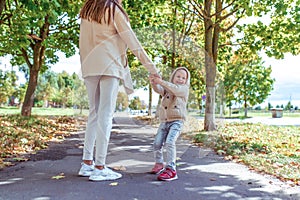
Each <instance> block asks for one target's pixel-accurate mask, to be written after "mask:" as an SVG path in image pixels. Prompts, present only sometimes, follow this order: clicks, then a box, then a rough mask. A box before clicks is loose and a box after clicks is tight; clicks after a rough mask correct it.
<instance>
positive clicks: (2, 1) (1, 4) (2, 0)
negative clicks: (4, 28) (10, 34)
mask: <svg viewBox="0 0 300 200" xmlns="http://www.w3.org/2000/svg"><path fill="white" fill-rule="evenodd" d="M4 8H5V0H0V16H1V15H2V11H3V10H4ZM0 24H1V23H0Z"/></svg>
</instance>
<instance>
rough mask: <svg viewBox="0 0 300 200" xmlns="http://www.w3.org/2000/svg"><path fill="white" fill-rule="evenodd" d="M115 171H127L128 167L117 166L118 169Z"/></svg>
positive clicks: (115, 168)
mask: <svg viewBox="0 0 300 200" xmlns="http://www.w3.org/2000/svg"><path fill="white" fill-rule="evenodd" d="M113 169H114V170H116V171H126V167H124V166H122V165H121V166H116V167H113Z"/></svg>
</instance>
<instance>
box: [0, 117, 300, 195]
mask: <svg viewBox="0 0 300 200" xmlns="http://www.w3.org/2000/svg"><path fill="white" fill-rule="evenodd" d="M155 132H156V128H153V127H151V126H149V125H143V124H140V123H138V122H136V121H134V120H133V119H132V118H130V117H128V116H127V115H125V114H117V115H116V116H115V118H114V126H113V130H112V136H111V141H110V145H109V153H108V158H107V163H108V166H109V167H112V168H115V169H118V170H120V172H121V173H122V174H123V178H122V179H119V180H117V181H104V182H91V181H88V178H86V177H78V176H77V172H78V170H79V167H80V162H81V155H82V142H83V137H84V132H78V133H74V134H72V136H71V137H69V138H67V140H65V141H64V142H62V143H55V142H54V143H52V144H51V145H50V148H49V149H47V150H43V151H40V152H38V153H37V154H36V155H32V156H31V159H30V161H28V162H22V163H19V164H17V165H15V166H12V167H8V168H6V169H4V170H1V171H0V200H20V199H24V200H56V199H57V200H161V199H164V200H182V199H185V200H194V199H197V200H216V199H222V200H223V199H224V200H227V199H228V200H242V199H243V200H271V199H272V200H281V199H282V200H299V199H300V187H291V186H289V185H288V184H286V183H283V182H281V181H279V180H277V179H275V178H272V177H270V176H265V175H261V174H257V173H255V172H253V171H250V170H249V169H248V168H247V167H245V166H243V165H240V164H237V163H233V162H229V161H225V160H223V159H222V157H220V156H218V155H216V154H215V153H214V152H212V151H211V150H210V149H202V148H199V147H197V146H194V145H193V144H191V143H190V142H188V141H185V140H183V139H181V138H180V139H179V140H178V143H177V153H178V157H179V160H178V165H179V166H178V176H179V179H178V180H176V181H172V182H160V181H157V180H156V175H151V174H148V173H147V171H148V170H149V169H150V168H151V167H152V165H153V153H152V151H151V143H152V141H153V136H154V134H155ZM59 176H61V177H63V178H61V179H53V177H57V178H59Z"/></svg>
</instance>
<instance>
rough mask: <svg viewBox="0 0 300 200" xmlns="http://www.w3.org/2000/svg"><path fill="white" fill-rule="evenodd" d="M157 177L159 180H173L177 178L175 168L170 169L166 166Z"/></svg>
mask: <svg viewBox="0 0 300 200" xmlns="http://www.w3.org/2000/svg"><path fill="white" fill-rule="evenodd" d="M157 179H158V180H159V181H173V180H176V179H178V176H177V173H176V171H175V170H173V169H170V168H166V169H165V171H163V172H162V173H161V174H160V175H159V176H158V177H157Z"/></svg>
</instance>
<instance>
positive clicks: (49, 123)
mask: <svg viewBox="0 0 300 200" xmlns="http://www.w3.org/2000/svg"><path fill="white" fill-rule="evenodd" d="M85 121H86V119H85V117H79V116H77V117H72V116H47V115H43V116H37V115H35V116H31V117H23V116H21V115H19V114H11V115H8V114H6V115H0V169H1V168H3V167H5V166H9V165H12V164H13V163H14V162H15V161H26V160H27V158H26V154H28V153H36V151H38V150H41V149H44V148H47V145H48V143H49V142H50V141H62V140H63V139H64V138H65V137H66V136H69V135H70V134H71V133H72V132H77V131H79V130H80V128H81V127H83V126H82V124H84V123H85Z"/></svg>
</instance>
